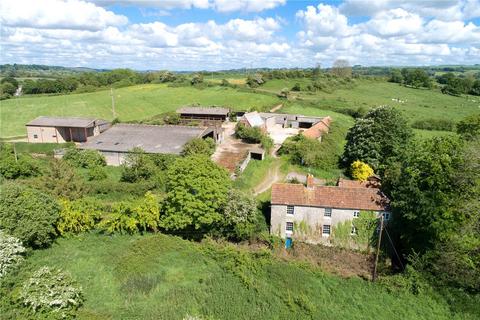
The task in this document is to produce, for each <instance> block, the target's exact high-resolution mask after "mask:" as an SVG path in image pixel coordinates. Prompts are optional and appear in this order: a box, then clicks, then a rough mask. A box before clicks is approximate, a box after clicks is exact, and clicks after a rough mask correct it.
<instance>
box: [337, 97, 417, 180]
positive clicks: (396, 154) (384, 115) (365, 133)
mask: <svg viewBox="0 0 480 320" xmlns="http://www.w3.org/2000/svg"><path fill="white" fill-rule="evenodd" d="M412 136H413V133H412V130H411V128H410V127H409V126H408V125H407V122H406V120H405V119H404V118H403V117H402V115H401V114H400V112H399V111H398V110H396V109H395V108H392V107H387V106H384V107H378V108H375V109H372V110H370V111H369V112H368V113H367V115H366V116H365V118H363V119H357V120H356V122H355V126H353V127H352V128H351V129H350V130H349V132H348V134H347V144H346V145H345V150H344V153H343V163H344V164H345V165H347V166H349V165H350V164H351V163H352V162H354V161H355V160H360V161H362V162H365V163H367V164H368V165H370V166H371V167H372V168H373V169H375V170H379V169H380V171H382V170H383V169H384V167H385V166H386V165H387V164H388V163H389V162H391V161H395V160H398V159H399V158H401V156H402V153H403V151H404V149H405V148H406V147H407V146H408V145H409V143H410V141H411V138H412Z"/></svg>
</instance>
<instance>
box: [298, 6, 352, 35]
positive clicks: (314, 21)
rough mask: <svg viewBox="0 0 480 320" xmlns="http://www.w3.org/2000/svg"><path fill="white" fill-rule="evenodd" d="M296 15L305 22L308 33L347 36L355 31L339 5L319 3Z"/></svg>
mask: <svg viewBox="0 0 480 320" xmlns="http://www.w3.org/2000/svg"><path fill="white" fill-rule="evenodd" d="M296 17H297V18H298V19H300V20H301V21H303V22H304V24H305V27H306V32H307V33H312V34H315V35H323V36H334V35H339V36H347V35H349V34H351V33H353V32H354V30H353V28H351V27H350V26H348V19H347V17H346V16H344V15H343V14H341V13H340V12H339V10H338V8H337V7H334V6H329V5H324V4H319V5H318V7H317V8H315V7H313V6H308V7H307V9H306V10H300V11H298V12H297V14H296Z"/></svg>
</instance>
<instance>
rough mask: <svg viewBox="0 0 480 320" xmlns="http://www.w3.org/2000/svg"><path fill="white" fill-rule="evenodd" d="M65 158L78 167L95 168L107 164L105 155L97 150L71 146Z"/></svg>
mask: <svg viewBox="0 0 480 320" xmlns="http://www.w3.org/2000/svg"><path fill="white" fill-rule="evenodd" d="M63 160H65V161H66V162H68V163H69V164H71V165H72V166H74V167H77V168H93V167H99V166H106V165H107V162H106V160H105V157H104V156H103V155H102V154H100V152H98V151H96V150H80V149H75V148H70V149H68V150H67V152H66V153H65V155H64V156H63Z"/></svg>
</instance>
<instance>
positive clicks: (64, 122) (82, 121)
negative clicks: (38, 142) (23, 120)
mask: <svg viewBox="0 0 480 320" xmlns="http://www.w3.org/2000/svg"><path fill="white" fill-rule="evenodd" d="M95 120H96V119H95V118H80V117H44V116H42V117H38V118H36V119H33V120H32V121H30V122H29V123H27V126H40V127H71V128H89V127H93V126H94V122H95ZM101 121H105V120H101Z"/></svg>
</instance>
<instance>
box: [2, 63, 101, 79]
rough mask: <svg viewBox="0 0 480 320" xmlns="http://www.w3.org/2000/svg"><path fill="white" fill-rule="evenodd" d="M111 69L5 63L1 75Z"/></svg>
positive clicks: (53, 75) (57, 73) (66, 72)
mask: <svg viewBox="0 0 480 320" xmlns="http://www.w3.org/2000/svg"><path fill="white" fill-rule="evenodd" d="M105 71H109V69H93V68H85V67H61V66H47V65H39V64H16V63H15V64H3V65H0V77H6V76H13V77H15V78H30V77H52V78H56V77H63V76H68V75H74V74H78V73H82V72H105Z"/></svg>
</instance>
